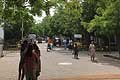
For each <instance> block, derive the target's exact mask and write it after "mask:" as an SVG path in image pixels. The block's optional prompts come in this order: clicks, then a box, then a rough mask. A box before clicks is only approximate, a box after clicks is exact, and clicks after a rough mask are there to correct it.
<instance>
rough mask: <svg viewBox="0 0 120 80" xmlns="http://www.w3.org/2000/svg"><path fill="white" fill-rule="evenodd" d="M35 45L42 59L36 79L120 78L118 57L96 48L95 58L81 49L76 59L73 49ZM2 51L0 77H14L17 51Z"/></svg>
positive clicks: (14, 78) (89, 79)
mask: <svg viewBox="0 0 120 80" xmlns="http://www.w3.org/2000/svg"><path fill="white" fill-rule="evenodd" d="M38 46H39V48H40V50H41V61H42V72H41V75H40V77H39V80H120V64H119V63H120V61H119V60H116V59H112V58H108V57H104V56H103V54H106V52H97V55H96V62H91V60H90V57H89V56H88V52H87V51H80V52H79V59H74V58H73V55H72V52H71V51H69V50H64V48H54V49H53V50H52V51H50V52H47V50H46V46H47V44H46V43H42V44H38ZM4 54H5V57H2V58H0V80H17V77H18V63H19V57H20V56H19V51H18V50H17V51H4ZM115 54H116V53H115Z"/></svg>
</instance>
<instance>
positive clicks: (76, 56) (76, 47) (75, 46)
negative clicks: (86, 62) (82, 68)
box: [73, 43, 79, 59]
mask: <svg viewBox="0 0 120 80" xmlns="http://www.w3.org/2000/svg"><path fill="white" fill-rule="evenodd" d="M73 52H74V58H75V59H79V58H78V52H79V50H78V45H77V44H76V43H75V45H74V48H73Z"/></svg>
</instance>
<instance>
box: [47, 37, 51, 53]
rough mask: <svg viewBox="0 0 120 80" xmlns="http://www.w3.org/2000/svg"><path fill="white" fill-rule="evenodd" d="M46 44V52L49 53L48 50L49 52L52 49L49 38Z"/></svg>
mask: <svg viewBox="0 0 120 80" xmlns="http://www.w3.org/2000/svg"><path fill="white" fill-rule="evenodd" d="M47 43H48V44H47V52H49V50H51V49H52V45H51V44H52V39H51V38H50V37H49V38H48V42H47Z"/></svg>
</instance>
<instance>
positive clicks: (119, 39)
mask: <svg viewBox="0 0 120 80" xmlns="http://www.w3.org/2000/svg"><path fill="white" fill-rule="evenodd" d="M116 37H117V47H118V52H119V58H120V36H119V35H117V36H116Z"/></svg>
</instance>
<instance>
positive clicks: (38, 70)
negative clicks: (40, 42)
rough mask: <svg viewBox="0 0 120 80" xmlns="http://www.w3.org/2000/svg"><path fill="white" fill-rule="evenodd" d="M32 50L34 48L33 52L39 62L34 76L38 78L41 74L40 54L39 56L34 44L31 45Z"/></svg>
mask: <svg viewBox="0 0 120 80" xmlns="http://www.w3.org/2000/svg"><path fill="white" fill-rule="evenodd" d="M33 48H34V52H35V53H36V54H37V56H38V60H39V62H38V64H37V72H36V76H37V77H38V76H39V75H40V72H41V59H40V56H41V54H40V49H39V47H38V46H37V44H36V43H34V44H33Z"/></svg>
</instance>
